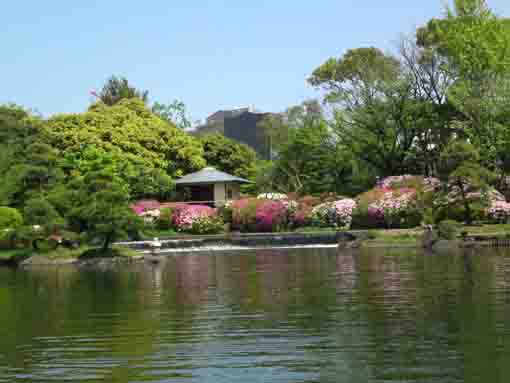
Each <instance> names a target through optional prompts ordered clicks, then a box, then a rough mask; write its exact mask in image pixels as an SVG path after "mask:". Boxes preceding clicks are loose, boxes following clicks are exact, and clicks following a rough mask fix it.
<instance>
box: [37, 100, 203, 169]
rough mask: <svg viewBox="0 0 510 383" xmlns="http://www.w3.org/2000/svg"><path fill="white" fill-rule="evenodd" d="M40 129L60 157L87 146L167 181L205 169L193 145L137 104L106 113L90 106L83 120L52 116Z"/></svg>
mask: <svg viewBox="0 0 510 383" xmlns="http://www.w3.org/2000/svg"><path fill="white" fill-rule="evenodd" d="M42 128H43V132H44V134H45V135H46V138H47V140H48V141H49V143H50V144H51V145H53V146H54V147H56V148H58V149H59V150H60V151H61V152H62V154H63V155H68V154H74V153H81V152H82V151H83V150H85V149H86V147H87V146H90V145H92V146H95V147H96V148H98V149H102V150H104V151H106V152H108V153H112V154H116V155H118V156H120V159H121V160H122V161H123V162H130V163H132V164H133V166H135V167H144V168H146V169H154V168H156V169H162V170H164V171H166V172H167V173H168V174H169V175H170V176H180V175H182V174H184V173H188V172H191V171H195V170H198V169H200V168H202V167H203V166H204V165H205V161H204V159H203V158H202V147H201V145H200V143H199V142H198V140H196V139H195V138H193V137H191V136H190V135H188V134H186V133H185V132H182V131H181V130H180V129H177V128H176V127H175V126H173V125H170V124H169V123H167V122H166V121H163V120H161V119H160V118H159V117H157V116H156V115H154V114H152V113H151V111H150V110H148V109H147V108H146V107H145V105H144V104H143V102H141V101H140V100H138V99H127V100H122V101H120V102H119V103H117V104H115V105H114V106H111V107H109V106H106V105H104V104H95V105H93V106H92V107H90V109H89V111H88V112H86V113H83V114H74V115H58V116H55V117H52V118H50V119H49V120H47V122H45V124H44V125H43V127H42Z"/></svg>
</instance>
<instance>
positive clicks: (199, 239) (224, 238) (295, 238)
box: [118, 232, 345, 253]
mask: <svg viewBox="0 0 510 383" xmlns="http://www.w3.org/2000/svg"><path fill="white" fill-rule="evenodd" d="M344 236H345V233H343V232H328V233H269V234H231V235H221V236H218V235H215V236H194V237H182V238H176V239H160V240H157V243H158V245H157V249H155V248H154V241H150V240H149V241H139V242H121V243H118V245H121V246H127V247H129V248H131V249H134V250H140V251H146V252H151V251H155V250H157V252H162V253H163V252H172V251H178V250H188V251H192V250H202V249H218V250H224V249H230V248H232V249H236V248H240V249H242V248H258V247H260V248H265V247H288V246H309V245H337V244H338V243H339V241H341V239H342V238H343V237H344Z"/></svg>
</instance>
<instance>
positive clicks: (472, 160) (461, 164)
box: [439, 140, 491, 224]
mask: <svg viewBox="0 0 510 383" xmlns="http://www.w3.org/2000/svg"><path fill="white" fill-rule="evenodd" d="M439 172H440V176H441V180H442V182H443V185H444V189H445V194H446V195H449V196H451V195H457V194H458V195H459V196H460V200H461V203H462V205H463V208H464V221H465V222H466V223H468V224H470V223H472V222H473V208H472V206H471V204H472V201H471V199H470V197H469V192H470V191H473V190H476V191H486V189H487V188H488V185H489V180H490V176H491V174H490V172H489V171H488V170H487V169H485V168H484V167H482V166H481V165H480V154H479V153H478V150H477V149H476V147H474V146H473V145H472V144H471V143H469V142H467V141H461V140H455V141H452V142H451V143H450V144H449V145H448V146H447V147H446V148H445V150H444V151H443V152H442V153H441V158H440V167H439ZM453 203H454V202H452V204H453Z"/></svg>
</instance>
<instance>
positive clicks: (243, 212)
mask: <svg viewBox="0 0 510 383" xmlns="http://www.w3.org/2000/svg"><path fill="white" fill-rule="evenodd" d="M230 209H231V211H232V225H233V227H234V228H235V229H238V230H241V231H245V232H275V231H281V230H284V229H286V228H287V226H288V225H289V222H290V218H291V216H292V215H293V214H294V213H295V212H296V211H297V209H298V204H297V202H296V201H293V200H288V199H282V200H276V199H262V198H244V199H240V200H237V201H233V202H232V204H231V206H230Z"/></svg>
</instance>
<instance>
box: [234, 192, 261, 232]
mask: <svg viewBox="0 0 510 383" xmlns="http://www.w3.org/2000/svg"><path fill="white" fill-rule="evenodd" d="M264 201H265V200H262V199H257V198H243V199H240V200H237V201H232V203H231V205H230V208H231V209H232V225H233V227H234V228H235V229H238V230H241V231H256V224H257V207H258V206H260V205H261V204H263V203H264Z"/></svg>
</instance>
